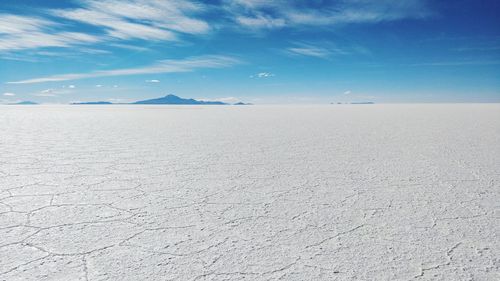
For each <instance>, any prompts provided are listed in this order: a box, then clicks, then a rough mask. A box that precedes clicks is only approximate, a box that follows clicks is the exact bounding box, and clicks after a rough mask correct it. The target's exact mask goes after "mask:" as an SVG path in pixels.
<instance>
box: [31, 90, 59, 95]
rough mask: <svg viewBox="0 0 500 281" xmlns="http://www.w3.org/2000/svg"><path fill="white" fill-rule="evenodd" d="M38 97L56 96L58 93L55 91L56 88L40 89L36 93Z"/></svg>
mask: <svg viewBox="0 0 500 281" xmlns="http://www.w3.org/2000/svg"><path fill="white" fill-rule="evenodd" d="M35 96H37V97H55V96H56V94H55V92H54V89H45V90H43V91H40V92H39V93H37V94H35Z"/></svg>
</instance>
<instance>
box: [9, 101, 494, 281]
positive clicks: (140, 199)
mask: <svg viewBox="0 0 500 281" xmlns="http://www.w3.org/2000/svg"><path fill="white" fill-rule="evenodd" d="M499 207H500V105H499V104H427V105H426V104H413V105H377V104H376V105H318V106H313V105H311V106H306V105H303V106H291V105H289V106H264V105H262V106H260V105H255V106H130V105H115V106H69V105H67V106H63V105H60V106H57V105H54V106H48V105H41V106H0V280H9V281H10V280H498V279H500V273H499V272H500V237H499V235H500V208H499Z"/></svg>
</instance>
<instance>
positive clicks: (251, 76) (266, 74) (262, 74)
mask: <svg viewBox="0 0 500 281" xmlns="http://www.w3.org/2000/svg"><path fill="white" fill-rule="evenodd" d="M273 76H275V75H274V74H273V73H271V72H259V73H257V74H254V75H250V78H268V77H273Z"/></svg>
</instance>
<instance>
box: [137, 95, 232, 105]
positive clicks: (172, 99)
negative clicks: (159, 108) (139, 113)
mask: <svg viewBox="0 0 500 281" xmlns="http://www.w3.org/2000/svg"><path fill="white" fill-rule="evenodd" d="M134 104H208V105H222V104H226V103H223V102H220V101H198V100H195V99H184V98H181V97H178V96H176V95H172V94H169V95H166V96H164V97H161V98H156V99H149V100H141V101H136V102H134Z"/></svg>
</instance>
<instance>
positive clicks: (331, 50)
mask: <svg viewBox="0 0 500 281" xmlns="http://www.w3.org/2000/svg"><path fill="white" fill-rule="evenodd" d="M285 52H286V53H287V54H289V55H294V56H308V57H316V58H322V59H327V58H329V57H332V56H343V55H352V54H356V55H360V54H361V55H368V54H370V51H368V50H367V49H366V48H364V47H362V46H359V45H350V46H342V47H338V46H337V45H336V44H334V43H332V42H329V41H324V42H313V43H308V42H295V43H293V46H292V47H289V48H286V49H285Z"/></svg>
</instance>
